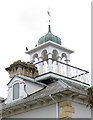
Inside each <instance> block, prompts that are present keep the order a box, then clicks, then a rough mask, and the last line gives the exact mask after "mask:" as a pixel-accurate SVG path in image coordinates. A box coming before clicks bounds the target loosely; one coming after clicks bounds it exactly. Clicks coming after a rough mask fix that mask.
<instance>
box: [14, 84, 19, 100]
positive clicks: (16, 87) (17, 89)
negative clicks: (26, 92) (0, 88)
mask: <svg viewBox="0 0 93 120" xmlns="http://www.w3.org/2000/svg"><path fill="white" fill-rule="evenodd" d="M18 98H19V83H16V84H14V85H13V100H15V99H18Z"/></svg>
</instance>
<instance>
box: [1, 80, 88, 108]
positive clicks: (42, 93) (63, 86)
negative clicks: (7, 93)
mask: <svg viewBox="0 0 93 120" xmlns="http://www.w3.org/2000/svg"><path fill="white" fill-rule="evenodd" d="M86 89H87V87H84V86H82V87H81V86H79V85H75V84H73V83H70V82H67V81H65V82H64V80H62V79H59V80H58V81H55V82H54V83H51V84H49V85H48V86H47V87H46V88H43V89H41V90H39V91H37V92H35V93H33V94H31V95H29V96H28V97H26V98H24V99H20V100H18V101H16V102H12V103H9V104H6V105H4V106H3V109H5V108H8V107H13V106H16V105H19V104H24V103H27V102H29V101H30V102H31V101H32V102H33V101H35V100H37V99H40V98H44V97H46V96H49V95H50V94H52V95H53V94H57V93H63V92H65V91H70V92H72V93H73V92H74V93H79V94H80V95H84V96H86V95H87V91H86Z"/></svg>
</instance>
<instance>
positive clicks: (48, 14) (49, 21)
mask: <svg viewBox="0 0 93 120" xmlns="http://www.w3.org/2000/svg"><path fill="white" fill-rule="evenodd" d="M47 13H48V16H49V25H50V16H51V15H50V8H49V10H48V11H47Z"/></svg>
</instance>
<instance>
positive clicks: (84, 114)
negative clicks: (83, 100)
mask: <svg viewBox="0 0 93 120" xmlns="http://www.w3.org/2000/svg"><path fill="white" fill-rule="evenodd" d="M72 107H74V108H75V113H73V114H72V118H91V110H90V109H89V108H87V107H86V105H82V104H79V103H74V102H72Z"/></svg>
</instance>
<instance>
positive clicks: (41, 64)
mask: <svg viewBox="0 0 93 120" xmlns="http://www.w3.org/2000/svg"><path fill="white" fill-rule="evenodd" d="M41 61H42V62H41ZM39 62H40V63H39V66H38V67H39V68H38V71H39V75H41V74H43V58H42V57H40V58H39Z"/></svg>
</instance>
